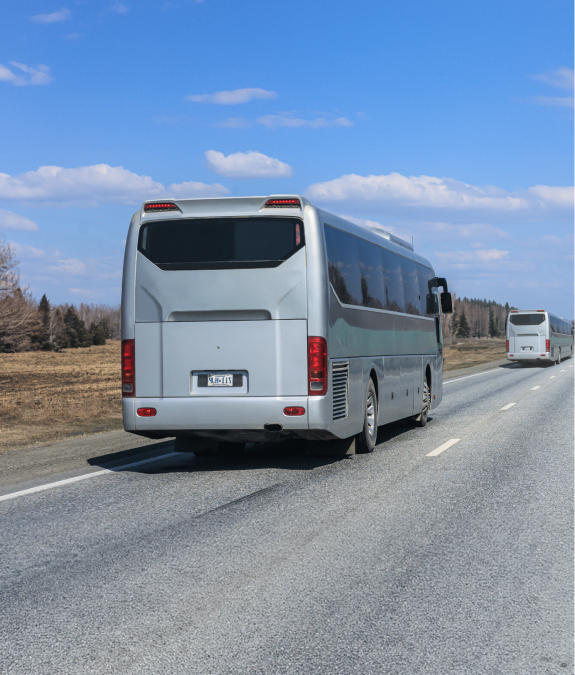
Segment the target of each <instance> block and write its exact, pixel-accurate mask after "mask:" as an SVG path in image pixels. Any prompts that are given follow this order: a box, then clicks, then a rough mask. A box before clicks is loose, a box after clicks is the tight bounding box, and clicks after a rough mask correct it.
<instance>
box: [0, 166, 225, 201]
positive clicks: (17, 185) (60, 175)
mask: <svg viewBox="0 0 575 675" xmlns="http://www.w3.org/2000/svg"><path fill="white" fill-rule="evenodd" d="M229 192H230V191H229V190H228V188H226V187H224V186H223V185H221V184H220V183H214V184H212V185H208V184H206V183H199V182H193V181H190V182H185V183H174V184H172V185H168V186H167V187H164V185H162V184H161V183H158V182H156V181H154V180H152V178H150V177H149V176H140V175H138V174H136V173H133V172H132V171H128V170H127V169H124V168H123V167H121V166H116V167H112V166H109V165H108V164H96V165H94V166H83V167H78V168H74V169H65V168H62V167H59V166H41V167H40V168H39V169H38V170H37V171H28V172H26V173H22V174H19V175H17V176H9V175H8V174H5V173H0V201H9V202H25V203H35V204H43V205H48V206H72V205H83V206H95V205H97V204H99V203H116V204H137V203H138V202H142V201H144V200H145V199H156V198H166V197H169V196H174V197H176V196H177V197H178V198H184V197H189V198H192V197H222V196H224V195H227V194H229Z"/></svg>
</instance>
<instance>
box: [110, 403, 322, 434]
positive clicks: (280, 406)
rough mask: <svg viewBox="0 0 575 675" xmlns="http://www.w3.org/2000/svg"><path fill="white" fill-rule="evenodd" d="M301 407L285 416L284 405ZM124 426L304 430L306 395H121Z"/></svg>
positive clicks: (169, 430) (185, 429)
mask: <svg viewBox="0 0 575 675" xmlns="http://www.w3.org/2000/svg"><path fill="white" fill-rule="evenodd" d="M288 407H298V408H304V410H305V413H304V414H303V415H297V416H288V415H286V414H284V409H285V408H288ZM139 408H154V409H155V410H156V415H154V416H153V417H142V416H140V415H138V413H137V411H138V409H139ZM122 413H123V418H124V429H125V430H126V431H132V432H137V433H139V432H145V433H146V432H167V433H166V434H165V435H168V436H176V435H177V433H176V432H178V431H181V432H195V431H198V432H202V431H211V430H221V431H224V432H225V431H232V430H234V431H235V430H238V431H239V430H254V431H258V430H260V431H262V432H264V431H266V427H267V426H268V425H279V426H281V431H282V432H283V433H286V432H288V433H290V432H296V431H305V430H307V429H308V427H309V422H308V397H307V396H273V397H272V396H269V397H267V396H266V397H258V396H246V397H239V396H233V397H232V396H230V397H225V396H222V397H219V396H218V397H215V396H210V397H199V396H194V397H191V398H132V399H130V398H124V399H123V400H122Z"/></svg>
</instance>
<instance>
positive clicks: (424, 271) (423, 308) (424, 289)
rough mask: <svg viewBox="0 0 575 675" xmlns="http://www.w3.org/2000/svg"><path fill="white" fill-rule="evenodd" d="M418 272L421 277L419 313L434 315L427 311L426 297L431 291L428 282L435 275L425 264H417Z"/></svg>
mask: <svg viewBox="0 0 575 675" xmlns="http://www.w3.org/2000/svg"><path fill="white" fill-rule="evenodd" d="M417 273H418V277H419V298H420V300H419V303H420V304H419V313H420V314H421V316H429V317H433V314H428V313H427V302H426V297H427V294H428V293H429V287H428V285H427V282H428V281H429V280H430V279H433V277H434V276H435V274H434V272H433V270H430V269H429V267H424V266H423V265H420V264H419V263H418V264H417Z"/></svg>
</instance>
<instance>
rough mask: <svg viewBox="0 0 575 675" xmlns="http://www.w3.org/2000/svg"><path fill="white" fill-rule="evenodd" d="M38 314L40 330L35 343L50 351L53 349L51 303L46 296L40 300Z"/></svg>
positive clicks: (34, 340)
mask: <svg viewBox="0 0 575 675" xmlns="http://www.w3.org/2000/svg"><path fill="white" fill-rule="evenodd" d="M38 314H39V315H40V328H39V330H38V334H37V335H36V336H35V338H34V339H33V342H37V343H38V346H39V347H40V349H43V350H45V351H50V350H51V349H52V342H51V340H50V337H51V336H50V323H51V321H50V303H49V302H48V298H47V297H46V294H44V295H43V296H42V299H41V300H40V303H39V305H38Z"/></svg>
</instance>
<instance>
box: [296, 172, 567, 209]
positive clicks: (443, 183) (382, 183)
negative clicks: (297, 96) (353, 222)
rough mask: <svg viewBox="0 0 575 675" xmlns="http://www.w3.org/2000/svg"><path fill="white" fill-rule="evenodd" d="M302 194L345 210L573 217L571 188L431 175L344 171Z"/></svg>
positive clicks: (312, 186) (316, 184)
mask: <svg viewBox="0 0 575 675" xmlns="http://www.w3.org/2000/svg"><path fill="white" fill-rule="evenodd" d="M306 195H307V196H308V197H309V198H310V199H312V200H313V201H316V202H318V203H320V204H326V205H337V206H339V207H341V206H345V207H346V209H347V210H351V211H356V212H357V211H359V212H368V213H374V210H375V209H378V208H384V209H385V212H386V214H388V215H398V214H400V215H403V216H405V215H408V214H409V215H411V216H413V215H414V214H416V213H424V214H427V215H428V216H429V214H430V212H432V213H433V214H434V215H435V216H437V215H438V214H441V215H442V216H443V217H444V219H445V220H449V219H450V217H451V218H454V217H455V218H457V219H458V220H459V221H461V220H463V219H465V218H471V219H473V220H477V219H478V218H477V216H479V217H480V219H481V220H486V219H487V217H488V216H489V217H492V218H497V219H517V218H518V217H520V218H522V219H526V220H533V219H539V218H541V217H547V216H549V215H550V214H551V213H552V212H553V213H554V214H555V215H559V216H562V217H567V218H572V217H573V188H572V187H553V186H546V185H537V186H534V187H532V188H529V189H528V190H517V191H515V192H508V191H506V190H504V189H502V188H498V187H495V186H492V185H486V186H476V185H469V184H467V183H463V182H461V181H457V180H454V179H452V178H435V177H433V176H402V175H401V174H398V173H390V174H388V175H382V176H373V175H371V176H359V175H356V174H349V175H344V176H341V177H340V178H336V179H334V180H331V181H326V182H324V183H315V184H314V185H311V186H310V187H309V188H308V189H307V191H306Z"/></svg>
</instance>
